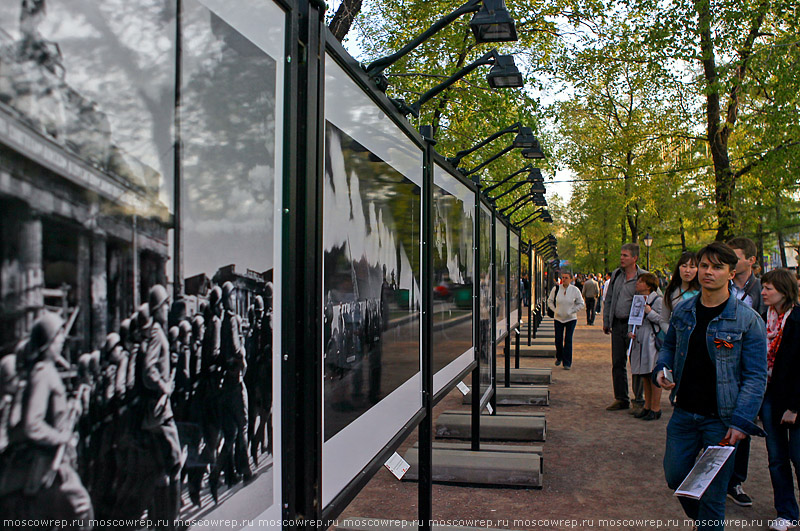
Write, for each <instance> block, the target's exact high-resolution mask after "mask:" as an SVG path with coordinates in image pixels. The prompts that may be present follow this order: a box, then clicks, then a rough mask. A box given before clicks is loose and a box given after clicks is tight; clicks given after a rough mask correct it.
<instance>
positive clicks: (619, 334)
mask: <svg viewBox="0 0 800 531" xmlns="http://www.w3.org/2000/svg"><path fill="white" fill-rule="evenodd" d="M629 342H630V338H629V337H628V321H627V319H614V321H613V322H612V323H611V380H612V382H613V383H614V398H615V399H617V400H621V401H622V402H630V399H629V398H628V343H629Z"/></svg>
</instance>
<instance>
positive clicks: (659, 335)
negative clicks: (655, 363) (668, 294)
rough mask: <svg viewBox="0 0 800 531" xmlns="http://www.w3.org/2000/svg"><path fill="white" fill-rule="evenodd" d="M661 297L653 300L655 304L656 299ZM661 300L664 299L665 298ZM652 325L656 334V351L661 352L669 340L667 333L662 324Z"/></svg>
mask: <svg viewBox="0 0 800 531" xmlns="http://www.w3.org/2000/svg"><path fill="white" fill-rule="evenodd" d="M659 297H661V295H658V296H656V298H655V299H653V302H655V301H656V299H658V298H659ZM661 298H662V299H663V297H661ZM652 325H653V331H654V332H655V336H654V337H655V343H656V350H661V346H662V345H664V340H665V339H666V338H667V333H666V332H664V330H663V329H662V328H661V325H660V324H656V323H652Z"/></svg>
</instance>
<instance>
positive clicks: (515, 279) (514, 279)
mask: <svg viewBox="0 0 800 531" xmlns="http://www.w3.org/2000/svg"><path fill="white" fill-rule="evenodd" d="M509 237H510V238H511V256H510V257H509V263H510V264H511V277H510V278H509V283H510V287H511V321H510V326H511V327H514V326H516V325H517V323H518V322H519V316H520V302H519V300H520V279H521V277H520V269H519V268H520V261H519V236H518V235H517V234H516V233H514V232H511V233H510V235H509Z"/></svg>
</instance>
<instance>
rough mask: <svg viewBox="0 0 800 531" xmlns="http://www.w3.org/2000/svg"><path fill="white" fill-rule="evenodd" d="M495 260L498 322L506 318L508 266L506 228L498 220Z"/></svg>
mask: <svg viewBox="0 0 800 531" xmlns="http://www.w3.org/2000/svg"><path fill="white" fill-rule="evenodd" d="M495 228H496V235H495V250H496V254H495V260H496V262H497V263H496V266H497V267H496V269H495V270H496V271H497V283H496V286H495V304H496V305H497V322H498V323H499V322H500V321H502V320H503V319H505V318H506V280H507V279H506V267H508V256H507V253H506V244H507V242H506V238H507V234H508V229H506V227H505V225H503V224H502V223H500V222H499V221H498V222H497V224H496V225H495ZM502 332H503V331H502V330H500V329H498V330H497V333H498V334H501V333H502Z"/></svg>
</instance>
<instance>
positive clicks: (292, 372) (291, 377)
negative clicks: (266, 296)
mask: <svg viewBox="0 0 800 531" xmlns="http://www.w3.org/2000/svg"><path fill="white" fill-rule="evenodd" d="M324 9H325V7H324V4H320V3H316V2H309V1H300V2H298V3H297V8H296V9H293V10H292V11H291V12H290V13H289V17H290V26H289V36H288V38H287V39H286V42H287V43H288V44H287V50H286V58H285V64H286V65H287V74H288V79H289V81H288V90H287V91H286V95H287V97H286V104H285V120H284V123H283V124H280V125H281V127H283V130H284V131H285V136H284V137H285V139H286V147H285V150H284V152H285V153H286V158H285V160H286V164H285V166H284V172H283V175H282V176H281V178H282V179H283V182H284V186H283V197H282V205H281V206H282V208H280V212H281V215H282V216H283V219H282V234H276V235H275V237H280V238H281V240H282V245H281V249H282V256H281V257H280V259H281V260H282V263H283V271H282V275H281V278H280V279H278V281H279V282H281V283H282V287H283V288H282V289H283V297H282V299H283V303H282V308H276V310H275V311H281V312H282V326H281V337H282V340H281V352H280V355H281V357H280V359H281V364H280V365H278V366H276V367H275V370H280V371H281V378H282V381H283V382H284V384H283V385H282V386H281V397H280V400H281V410H282V411H280V412H277V414H279V415H281V419H282V426H283V429H282V452H283V455H282V458H283V463H284V468H283V500H282V502H283V518H284V520H285V521H289V520H291V521H296V522H303V523H302V524H298V527H297V528H298V529H302V530H310V529H311V528H312V526H314V523H313V522H314V521H316V520H317V519H319V518H321V514H322V509H323V507H322V389H323V386H322V356H321V355H320V345H321V344H322V324H321V316H322V221H323V220H322V219H321V218H320V216H321V214H320V213H321V212H322V184H323V179H322V167H323V160H324V159H323V155H324V144H325V142H324V138H325V136H324V126H325V121H324V116H325V112H324V98H323V90H324V80H325V76H324V64H325V62H324V57H325V43H324V37H323V35H322V32H323V31H324V26H323V24H324V19H323V11H324ZM277 258H278V257H276V259H277Z"/></svg>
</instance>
